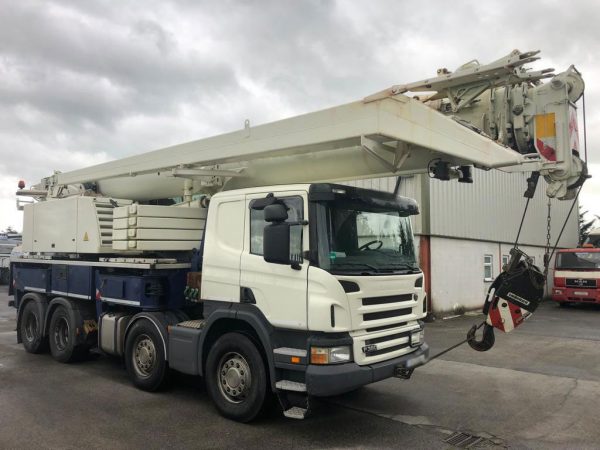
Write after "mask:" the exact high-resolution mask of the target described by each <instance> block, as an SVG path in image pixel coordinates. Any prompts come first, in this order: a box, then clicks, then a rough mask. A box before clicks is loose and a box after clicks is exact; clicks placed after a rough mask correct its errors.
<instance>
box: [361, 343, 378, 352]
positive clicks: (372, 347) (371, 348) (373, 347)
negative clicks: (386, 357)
mask: <svg viewBox="0 0 600 450" xmlns="http://www.w3.org/2000/svg"><path fill="white" fill-rule="evenodd" d="M362 351H363V352H364V353H365V354H367V353H371V352H376V351H377V344H369V345H365V346H364V347H363V348H362Z"/></svg>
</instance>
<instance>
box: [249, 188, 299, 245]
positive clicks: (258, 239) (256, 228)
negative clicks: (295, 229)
mask: <svg viewBox="0 0 600 450" xmlns="http://www.w3.org/2000/svg"><path fill="white" fill-rule="evenodd" d="M279 199H280V200H281V201H283V204H284V205H285V206H286V207H287V210H288V211H287V213H288V218H287V220H286V222H298V221H301V220H303V219H304V212H303V210H304V207H303V203H304V202H303V201H302V197H279ZM253 202H254V200H253V201H252V202H250V253H252V254H253V255H262V254H263V229H264V228H265V226H266V225H267V222H265V216H264V211H263V210H259V209H252V204H253ZM300 242H301V241H300ZM301 248H302V245H300V249H301Z"/></svg>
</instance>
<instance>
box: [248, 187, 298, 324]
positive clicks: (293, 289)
mask: <svg viewBox="0 0 600 450" xmlns="http://www.w3.org/2000/svg"><path fill="white" fill-rule="evenodd" d="M274 194H275V196H276V197H277V198H279V199H281V200H282V201H283V202H284V203H285V205H286V206H287V207H288V221H290V222H296V221H299V220H302V219H304V218H305V217H306V211H307V210H308V208H307V206H308V205H307V199H306V192H302V191H290V192H274ZM266 195H267V193H261V194H249V195H246V214H245V224H244V250H243V252H242V257H241V276H240V288H241V296H242V298H241V299H240V300H241V301H242V302H247V303H255V304H256V306H257V307H258V308H259V309H260V310H261V311H262V313H263V314H264V315H265V316H266V318H267V319H268V320H269V322H270V323H271V324H272V325H273V326H275V327H279V328H292V329H306V328H307V311H306V307H307V280H308V261H307V260H303V262H302V264H301V265H300V267H299V269H298V268H296V269H293V268H292V267H291V266H290V265H284V264H273V263H268V262H266V261H265V260H264V258H263V229H264V227H265V226H266V225H267V222H265V220H264V213H263V211H262V210H256V209H252V208H251V206H252V202H253V201H254V200H256V199H260V198H264V197H266ZM302 228H303V230H302V247H301V248H302V249H303V250H307V249H308V227H307V226H303V227H302Z"/></svg>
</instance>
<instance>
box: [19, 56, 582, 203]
mask: <svg viewBox="0 0 600 450" xmlns="http://www.w3.org/2000/svg"><path fill="white" fill-rule="evenodd" d="M537 53H538V52H526V53H520V52H519V51H518V50H515V51H513V52H512V53H510V54H509V55H508V56H506V57H504V58H501V59H499V60H497V61H495V62H493V63H491V64H488V65H480V64H479V63H478V62H477V61H471V62H469V63H467V64H465V65H464V66H462V67H461V68H459V69H458V70H457V71H456V72H454V73H452V72H450V71H448V70H447V69H440V70H439V71H438V75H439V76H438V77H436V78H433V79H428V80H423V81H420V82H415V83H410V84H405V85H400V86H393V87H392V88H390V89H387V90H385V91H382V92H380V93H378V94H375V95H372V96H369V97H367V98H365V99H364V100H362V101H357V102H353V103H349V104H346V105H341V106H336V107H333V108H330V109H325V110H322V111H317V112H312V113H308V114H304V115H300V116H296V117H292V118H288V119H284V120H280V121H277V122H272V123H268V124H264V125H260V126H256V127H251V126H250V125H249V122H248V121H246V125H245V128H244V129H242V130H240V131H235V132H232V133H227V134H223V135H219V136H214V137H210V138H206V139H201V140H197V141H192V142H188V143H185V144H180V145H175V146H172V147H167V148H164V149H160V150H155V151H152V152H148V153H144V154H140V155H136V156H130V157H127V158H122V159H118V160H115V161H110V162H107V163H103V164H98V165H95V166H91V167H87V168H83V169H79V170H74V171H71V172H66V173H59V172H57V173H55V174H54V175H52V176H49V177H47V178H45V179H43V180H42V182H41V183H40V184H38V185H36V186H34V187H33V189H32V191H21V192H19V193H18V194H21V195H32V196H37V197H38V198H39V199H43V198H48V199H50V198H60V197H64V196H70V195H80V194H81V193H83V192H85V191H90V190H91V191H94V192H95V193H96V194H99V195H103V196H107V197H117V198H127V199H130V200H134V201H146V200H152V199H160V198H168V197H176V196H182V195H183V196H188V197H189V196H190V195H191V194H194V193H202V192H204V193H214V192H216V191H218V190H223V189H234V188H240V187H252V186H261V185H270V184H282V183H295V182H319V181H339V180H351V179H361V178H373V177H383V176H393V175H403V174H409V173H417V172H425V171H428V170H429V171H430V172H431V175H432V176H434V177H437V178H440V179H450V178H461V181H469V180H470V167H469V166H475V167H476V168H481V169H492V168H497V169H503V170H506V171H521V172H525V171H527V172H530V171H539V172H540V173H541V174H542V175H543V176H544V177H545V178H546V181H547V182H548V184H549V186H548V189H547V194H548V196H550V197H559V198H561V199H564V198H572V196H573V192H574V190H575V188H576V187H578V186H579V185H580V183H582V182H583V180H584V179H585V176H586V170H585V166H584V164H583V162H582V161H581V159H580V158H579V157H578V153H577V152H578V150H579V144H578V140H577V116H576V109H575V102H576V101H577V99H578V98H579V97H580V96H581V95H582V93H583V90H584V83H583V80H582V78H581V76H580V74H579V73H578V72H577V71H576V70H575V69H574V67H572V66H571V68H569V70H567V71H566V72H563V73H561V74H558V75H554V73H553V69H545V70H541V71H537V72H531V71H527V69H525V68H524V64H526V63H529V62H531V61H534V60H536V59H538V58H537V57H535V55H536V54H537ZM550 77H552V78H551V80H550V81H549V82H547V83H542V82H541V80H542V79H544V78H550ZM426 90H427V91H435V94H434V95H432V96H428V97H426V98H425V99H424V100H425V102H426V104H424V103H423V102H422V100H421V98H422V97H419V96H418V97H414V98H411V97H408V96H406V95H405V94H406V93H408V92H409V91H413V92H421V91H426Z"/></svg>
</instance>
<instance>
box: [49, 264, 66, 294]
mask: <svg viewBox="0 0 600 450" xmlns="http://www.w3.org/2000/svg"><path fill="white" fill-rule="evenodd" d="M50 267H51V269H50V271H51V273H52V280H51V284H50V289H51V290H53V291H57V292H59V293H64V294H66V293H67V289H68V288H67V286H68V272H69V266H67V265H66V264H54V265H52V266H50Z"/></svg>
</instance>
